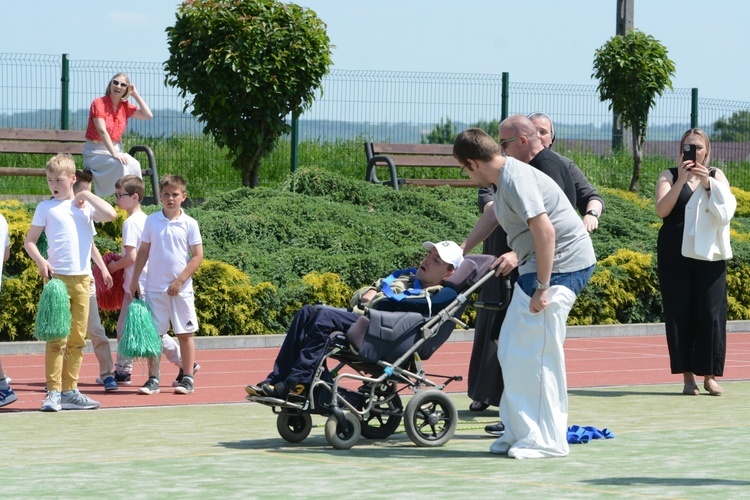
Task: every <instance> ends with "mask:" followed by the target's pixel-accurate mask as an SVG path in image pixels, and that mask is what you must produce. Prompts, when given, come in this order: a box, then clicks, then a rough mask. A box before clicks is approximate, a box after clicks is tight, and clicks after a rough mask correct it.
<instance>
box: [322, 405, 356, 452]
mask: <svg viewBox="0 0 750 500" xmlns="http://www.w3.org/2000/svg"><path fill="white" fill-rule="evenodd" d="M344 416H345V417H346V423H345V424H344V425H343V426H340V425H339V422H338V420H336V417H335V416H334V415H331V416H330V417H328V420H327V421H326V439H327V440H328V443H329V444H330V445H331V446H333V447H334V448H336V449H337V450H348V449H349V448H351V447H352V446H354V445H355V444H357V441H358V440H359V433H360V431H361V425H360V424H359V419H358V418H357V417H355V416H354V415H353V414H352V413H349V412H346V413H345V414H344Z"/></svg>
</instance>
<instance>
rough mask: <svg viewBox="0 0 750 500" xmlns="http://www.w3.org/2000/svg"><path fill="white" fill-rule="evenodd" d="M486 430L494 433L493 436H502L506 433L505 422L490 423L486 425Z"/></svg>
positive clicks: (488, 432)
mask: <svg viewBox="0 0 750 500" xmlns="http://www.w3.org/2000/svg"><path fill="white" fill-rule="evenodd" d="M484 432H486V433H487V434H492V435H493V436H502V435H503V434H504V433H505V424H503V423H502V422H498V423H496V424H490V425H487V426H485V428H484Z"/></svg>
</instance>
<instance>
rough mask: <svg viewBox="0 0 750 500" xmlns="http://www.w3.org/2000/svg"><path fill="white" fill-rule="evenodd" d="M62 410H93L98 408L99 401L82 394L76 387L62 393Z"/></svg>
mask: <svg viewBox="0 0 750 500" xmlns="http://www.w3.org/2000/svg"><path fill="white" fill-rule="evenodd" d="M60 400H61V401H60V402H61V404H62V409H63V410H95V409H96V408H99V401H94V400H93V399H91V398H90V397H88V396H84V395H83V394H81V393H80V392H78V389H75V390H72V391H66V392H63V393H62V396H61V398H60Z"/></svg>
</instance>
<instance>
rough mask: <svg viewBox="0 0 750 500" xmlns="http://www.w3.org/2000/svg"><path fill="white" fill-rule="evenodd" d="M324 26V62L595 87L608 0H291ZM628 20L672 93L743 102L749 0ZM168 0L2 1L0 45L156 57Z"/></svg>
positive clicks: (649, 2)
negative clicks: (648, 43)
mask: <svg viewBox="0 0 750 500" xmlns="http://www.w3.org/2000/svg"><path fill="white" fill-rule="evenodd" d="M297 3H298V4H299V5H302V6H304V7H308V8H310V9H312V10H313V11H315V12H316V13H317V14H318V16H319V17H320V18H321V19H322V20H323V21H324V22H325V23H326V24H327V30H328V36H329V38H330V40H331V44H332V45H334V46H335V48H334V49H333V52H332V53H333V56H332V57H333V63H334V64H333V68H335V69H341V70H382V71H417V72H438V73H483V74H500V73H503V72H508V73H509V74H510V80H511V82H518V83H539V84H581V85H596V84H597V82H596V81H595V80H593V79H592V78H591V73H592V72H593V69H592V65H593V59H594V53H595V51H596V49H598V48H600V47H601V46H602V45H603V44H604V43H606V42H607V40H609V39H610V38H611V37H612V36H613V35H614V33H615V21H616V5H617V2H616V0H536V1H533V2H517V1H510V0H298V1H297ZM634 3H635V8H634V26H635V27H636V28H637V29H639V30H641V31H643V32H645V33H647V34H649V35H652V36H653V37H654V38H656V39H657V40H659V41H660V42H661V43H662V44H663V45H664V46H665V47H666V48H667V50H668V53H669V57H670V59H672V61H674V63H675V66H676V74H675V76H674V77H673V79H672V84H673V86H674V88H693V87H697V88H698V89H699V96H700V97H701V98H710V99H722V100H731V101H744V102H750V65H749V64H747V61H746V59H747V58H746V53H747V49H748V48H749V47H750V30H749V29H747V22H748V20H750V1H747V0H712V1H711V2H708V1H706V0H635V1H634ZM179 4H180V2H178V1H175V0H128V1H127V2H114V1H110V0H72V1H60V0H56V1H50V0H23V1H4V2H3V9H2V17H0V52H3V53H23V54H52V55H60V54H63V53H65V54H68V55H69V57H70V59H75V60H107V61H122V62H130V61H142V62H163V61H165V60H166V59H167V58H168V57H169V53H168V50H167V41H166V33H165V29H166V28H167V27H168V26H171V25H173V24H174V21H175V11H176V9H177V7H178V5H179ZM0 70H2V68H0Z"/></svg>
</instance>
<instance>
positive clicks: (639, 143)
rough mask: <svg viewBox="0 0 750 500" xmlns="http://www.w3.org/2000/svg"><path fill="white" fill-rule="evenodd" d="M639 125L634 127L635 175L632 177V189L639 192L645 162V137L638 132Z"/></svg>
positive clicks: (632, 129)
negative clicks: (642, 165)
mask: <svg viewBox="0 0 750 500" xmlns="http://www.w3.org/2000/svg"><path fill="white" fill-rule="evenodd" d="M637 129H638V127H632V128H631V129H630V130H631V131H632V133H633V177H632V178H631V179H630V191H632V192H633V193H637V192H638V187H639V186H638V185H639V183H640V181H641V164H642V163H643V143H644V140H645V137H641V136H640V135H639V134H638V130H637Z"/></svg>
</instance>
